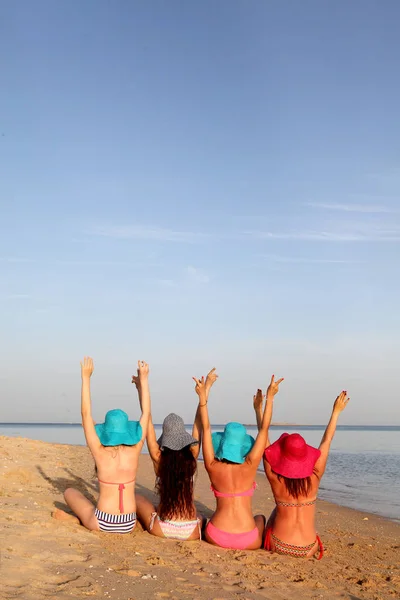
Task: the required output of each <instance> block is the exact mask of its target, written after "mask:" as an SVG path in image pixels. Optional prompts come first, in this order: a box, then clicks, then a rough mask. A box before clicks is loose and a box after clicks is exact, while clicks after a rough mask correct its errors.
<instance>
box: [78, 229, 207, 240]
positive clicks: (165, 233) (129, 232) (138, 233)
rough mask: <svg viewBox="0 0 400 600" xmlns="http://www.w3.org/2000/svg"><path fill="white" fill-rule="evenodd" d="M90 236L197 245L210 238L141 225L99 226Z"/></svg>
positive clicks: (193, 233)
mask: <svg viewBox="0 0 400 600" xmlns="http://www.w3.org/2000/svg"><path fill="white" fill-rule="evenodd" d="M86 233H87V234H88V235H94V236H99V237H109V238H116V239H136V240H149V241H158V242H180V243H196V242H201V241H203V240H205V239H207V238H209V237H210V236H209V235H208V234H205V233H200V232H194V231H174V230H172V229H164V228H162V227H147V226H141V225H130V226H123V227H118V226H116V227H109V226H104V227H101V226H98V227H93V228H91V229H89V230H88V231H86Z"/></svg>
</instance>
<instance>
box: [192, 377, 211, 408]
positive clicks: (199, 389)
mask: <svg viewBox="0 0 400 600" xmlns="http://www.w3.org/2000/svg"><path fill="white" fill-rule="evenodd" d="M192 379H193V381H194V382H195V384H196V385H195V386H194V391H195V392H196V394H197V395H198V397H199V405H200V406H205V405H206V404H207V390H206V382H205V381H204V375H203V376H202V377H201V378H200V379H197V378H196V377H192Z"/></svg>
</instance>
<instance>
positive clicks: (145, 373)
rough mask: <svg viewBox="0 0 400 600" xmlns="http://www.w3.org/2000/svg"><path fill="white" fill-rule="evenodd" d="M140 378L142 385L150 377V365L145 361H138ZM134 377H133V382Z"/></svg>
mask: <svg viewBox="0 0 400 600" xmlns="http://www.w3.org/2000/svg"><path fill="white" fill-rule="evenodd" d="M138 377H139V381H140V383H141V382H142V381H146V380H147V379H148V377H149V365H148V364H147V363H146V362H144V360H138ZM133 378H134V375H133V376H132V382H133Z"/></svg>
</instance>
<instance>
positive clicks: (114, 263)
mask: <svg viewBox="0 0 400 600" xmlns="http://www.w3.org/2000/svg"><path fill="white" fill-rule="evenodd" d="M0 262H2V263H10V264H31V263H37V264H39V263H40V264H41V265H54V266H73V267H131V268H136V269H140V268H148V267H162V266H163V264H162V263H161V262H148V263H145V264H140V263H136V262H135V261H134V260H132V261H131V262H129V261H119V260H64V259H54V260H37V259H31V258H13V257H0Z"/></svg>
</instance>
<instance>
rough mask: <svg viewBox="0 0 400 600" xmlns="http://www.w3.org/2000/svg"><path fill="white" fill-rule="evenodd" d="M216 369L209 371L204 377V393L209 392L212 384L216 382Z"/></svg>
mask: <svg viewBox="0 0 400 600" xmlns="http://www.w3.org/2000/svg"><path fill="white" fill-rule="evenodd" d="M215 371H216V369H215V367H214V368H213V369H211V371H210V372H209V373H208V375H207V377H206V384H205V386H206V391H207V392H209V391H210V389H211V388H212V386H213V385H214V383H215V382H216V381H217V379H218V375H217V374H216V372H215Z"/></svg>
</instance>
